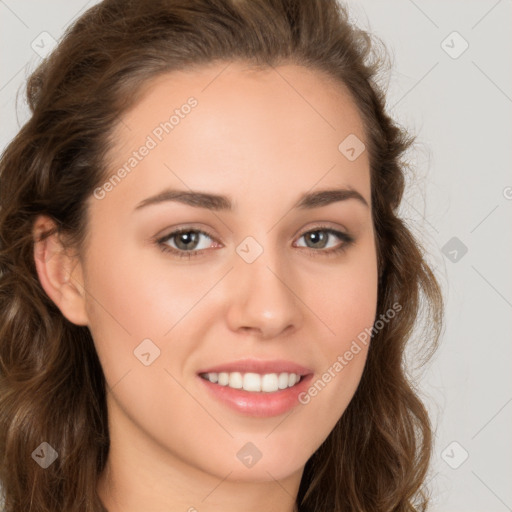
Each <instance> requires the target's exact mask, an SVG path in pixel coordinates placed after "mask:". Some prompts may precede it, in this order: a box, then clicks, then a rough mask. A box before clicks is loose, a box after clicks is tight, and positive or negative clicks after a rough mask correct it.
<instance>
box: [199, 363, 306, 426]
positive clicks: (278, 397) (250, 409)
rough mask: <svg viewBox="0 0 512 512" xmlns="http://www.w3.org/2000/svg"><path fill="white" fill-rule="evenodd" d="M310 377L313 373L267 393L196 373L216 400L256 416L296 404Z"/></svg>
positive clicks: (265, 416) (287, 408) (269, 415)
mask: <svg viewBox="0 0 512 512" xmlns="http://www.w3.org/2000/svg"><path fill="white" fill-rule="evenodd" d="M312 378H313V374H312V373H311V374H309V375H306V376H304V377H302V379H301V381H300V382H299V383H298V384H296V385H295V386H292V387H290V388H286V389H282V390H280V391H275V392H270V393H268V392H265V391H262V392H252V391H245V390H243V389H234V388H230V387H229V386H221V385H220V384H214V383H213V382H210V381H209V380H206V379H203V377H200V376H199V375H198V379H199V380H200V381H201V382H202V383H203V385H204V386H206V389H207V390H208V392H209V393H211V394H212V396H214V397H215V398H216V399H217V400H219V401H220V402H222V403H224V404H226V405H227V406H228V407H230V408H231V409H234V410H235V411H238V412H240V413H242V414H245V415H247V416H253V417H257V418H267V417H271V416H278V415H279V414H283V413H285V412H287V411H289V410H290V409H292V408H293V407H295V406H296V405H298V404H299V403H300V402H299V398H298V397H299V395H300V393H302V392H305V391H306V389H307V388H308V386H309V382H310V381H311V379H312Z"/></svg>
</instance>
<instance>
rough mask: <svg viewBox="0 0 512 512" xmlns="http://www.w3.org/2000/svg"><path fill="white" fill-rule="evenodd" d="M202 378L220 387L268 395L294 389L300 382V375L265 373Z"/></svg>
mask: <svg viewBox="0 0 512 512" xmlns="http://www.w3.org/2000/svg"><path fill="white" fill-rule="evenodd" d="M201 377H203V378H205V379H206V380H209V381H210V382H213V383H217V384H219V385H220V386H228V387H230V388H234V389H244V390H245V391H256V392H257V391H263V392H266V393H272V392H275V391H278V390H280V389H286V388H289V387H292V386H294V385H295V384H297V382H299V380H300V375H297V374H296V373H286V372H283V373H279V374H277V373H265V374H264V375H260V374H259V373H240V372H231V373H227V372H220V373H203V374H202V375H201Z"/></svg>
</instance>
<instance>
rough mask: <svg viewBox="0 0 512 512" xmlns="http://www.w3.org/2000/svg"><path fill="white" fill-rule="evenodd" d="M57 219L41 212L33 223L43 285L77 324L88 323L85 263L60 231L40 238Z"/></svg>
mask: <svg viewBox="0 0 512 512" xmlns="http://www.w3.org/2000/svg"><path fill="white" fill-rule="evenodd" d="M55 227H56V224H55V222H54V221H53V220H52V219H51V218H49V217H47V216H44V215H40V216H39V217H38V218H37V219H36V221H35V222H34V225H33V230H32V235H33V239H34V260H35V265H36V270H37V274H38V277H39V281H40V282H41V286H42V287H43V289H44V291H45V292H46V294H47V295H48V297H50V299H51V300H52V301H53V302H54V303H55V304H56V306H57V307H58V308H59V309H60V311H61V313H62V314H63V315H64V316H65V317H66V318H67V319H68V320H69V321H70V322H72V323H74V324H76V325H88V323H89V321H88V318H87V313H86V308H85V289H84V282H83V272H82V265H81V263H80V261H79V260H78V258H77V257H73V256H70V255H69V254H68V252H67V251H66V249H65V247H64V245H63V244H62V242H61V236H60V234H59V232H58V231H57V232H55V233H54V234H52V235H50V236H49V237H47V238H45V239H44V240H41V235H42V234H43V233H45V232H47V231H50V230H51V229H53V228H55Z"/></svg>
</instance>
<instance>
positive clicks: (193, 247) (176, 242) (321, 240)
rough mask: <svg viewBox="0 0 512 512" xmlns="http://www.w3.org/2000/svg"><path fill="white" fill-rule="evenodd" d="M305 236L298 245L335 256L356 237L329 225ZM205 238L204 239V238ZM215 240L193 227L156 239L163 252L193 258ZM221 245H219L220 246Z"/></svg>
mask: <svg viewBox="0 0 512 512" xmlns="http://www.w3.org/2000/svg"><path fill="white" fill-rule="evenodd" d="M301 238H304V239H305V240H306V244H308V243H310V244H311V245H305V246H303V245H298V246H297V247H304V248H305V249H306V250H307V251H308V252H310V253H312V254H314V255H315V256H316V255H324V256H330V255H332V256H334V255H335V254H337V253H340V252H341V251H344V250H346V249H347V248H348V247H349V246H350V245H351V244H352V243H353V242H354V238H353V237H352V236H350V235H349V234H348V233H344V232H342V231H338V230H335V229H332V228H330V227H327V226H317V227H315V228H314V229H312V230H309V231H306V232H305V233H304V234H302V235H301V236H300V238H299V240H300V239H301ZM336 238H337V239H338V241H339V240H341V244H340V243H339V242H338V245H337V246H336V245H335V246H334V247H333V246H332V244H331V247H329V242H330V241H334V242H335V241H336ZM202 239H203V240H202ZM207 239H210V240H215V239H214V237H213V236H212V235H210V234H209V233H207V232H206V231H202V230H199V229H193V228H181V229H178V230H175V231H173V232H172V233H169V234H168V235H166V236H164V237H162V238H159V239H158V240H156V244H157V245H158V246H159V247H160V249H161V250H162V251H163V252H167V253H171V254H173V255H176V256H178V257H180V258H189V259H190V258H192V257H196V256H200V255H202V254H203V252H202V251H204V250H205V249H208V248H210V247H212V245H211V242H210V243H208V240H207ZM201 242H202V243H201ZM218 246H219V245H217V247H218Z"/></svg>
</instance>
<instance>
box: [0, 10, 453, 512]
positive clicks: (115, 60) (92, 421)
mask: <svg viewBox="0 0 512 512" xmlns="http://www.w3.org/2000/svg"><path fill="white" fill-rule="evenodd" d="M377 43H380V45H381V46H380V47H382V46H383V44H382V43H381V42H380V40H377ZM375 48H377V46H376V43H375V41H374V38H373V37H372V36H370V35H369V34H368V33H367V32H365V31H363V30H361V29H359V28H357V27H356V26H354V25H352V24H351V23H350V22H349V19H348V12H347V10H346V8H345V7H343V6H342V5H340V4H338V3H337V2H336V0H307V1H306V0H154V1H151V2H144V1H142V0H105V1H103V2H101V3H100V4H98V5H95V6H93V7H92V8H90V9H89V10H88V11H86V12H85V14H83V15H82V16H81V17H80V18H79V19H78V20H77V21H76V22H75V23H74V24H73V25H72V26H71V27H69V28H68V30H67V31H66V33H65V34H64V37H63V39H62V40H61V42H60V43H59V45H58V46H57V48H56V49H55V50H54V51H53V52H52V54H51V55H50V56H49V57H48V58H47V59H45V60H44V61H43V62H42V63H41V64H40V65H39V67H38V68H37V69H36V70H35V71H34V72H33V73H32V75H31V76H30V78H29V80H28V85H27V98H28V103H29V106H30V109H31V112H32V115H31V117H30V119H29V120H28V122H26V124H25V125H24V126H23V127H22V128H21V130H20V131H19V133H18V134H17V135H16V137H15V138H14V139H13V140H12V141H11V143H10V144H9V145H8V146H7V148H6V149H5V151H4V153H3V154H2V157H1V163H0V457H1V464H0V484H1V486H2V488H3V498H4V501H5V503H4V507H5V512H57V511H58V512H61V511H66V512H75V511H76V512H78V511H80V512H99V511H105V510H106V509H105V507H104V506H103V504H102V503H101V501H100V499H99V496H98V494H97V482H98V478H99V475H100V473H101V472H102V470H103V468H104V465H105V462H106V459H107V456H108V451H109V432H108V423H107V408H106V401H105V392H106V391H105V379H104V375H103V371H102V368H101V366H100V363H99V360H98V358H97V355H96V352H95V348H94V344H93V340H92V337H91V334H90V331H89V329H88V328H87V327H86V326H78V325H74V324H72V323H71V322H69V321H68V320H67V319H66V318H65V317H64V316H63V315H62V314H61V312H60V311H59V309H58V308H57V307H56V306H55V304H54V303H53V302H52V301H51V300H50V299H49V297H48V296H47V295H46V293H45V292H44V290H43V288H42V286H41V285H40V282H39V280H38V277H37V273H36V269H35V263H34V239H33V235H32V229H33V225H34V221H35V219H36V217H37V216H38V215H41V214H44V215H47V216H49V217H51V218H52V219H53V220H54V221H55V224H56V228H55V230H57V231H58V232H59V233H60V234H61V235H63V240H64V239H65V240H66V241H67V243H68V244H69V246H70V247H72V248H76V249H77V250H78V251H80V250H81V249H82V248H83V246H84V245H83V244H84V240H85V236H86V233H87V211H86V207H85V205H86V200H87V199H88V198H89V197H90V196H91V194H92V193H93V191H94V189H95V188H96V187H97V186H99V185H101V184H102V183H103V182H104V181H105V179H108V175H109V172H108V165H107V154H108V149H109V147H110V144H109V140H110V139H109V137H111V135H112V133H113V130H114V128H115V127H116V124H117V123H118V121H119V119H120V116H121V115H122V114H123V113H124V112H126V110H127V109H128V108H130V106H132V105H134V104H135V102H136V101H137V98H138V97H140V93H141V91H142V90H143V85H144V84H145V83H146V82H147V81H148V80H149V79H151V78H153V77H156V76H157V75H160V74H163V73H168V72H171V71H174V70H179V69H190V68H191V67H195V66H201V65H205V64H209V63H212V62H226V63H228V62H232V61H243V62H246V63H248V64H249V65H254V66H261V67H271V66H279V65H280V64H298V65H301V66H305V67H307V68H310V69H314V70H319V71H323V72H326V73H327V74H328V75H329V76H330V77H332V78H334V79H335V80H337V81H338V82H339V83H343V84H345V85H346V86H347V87H348V90H349V91H350V93H351V95H352V98H353V101H354V102H355V104H356V105H357V107H358V110H359V113H360V115H361V118H362V120H363V123H364V127H365V133H366V139H367V140H366V142H367V150H368V154H369V161H370V176H371V191H372V192H371V200H372V210H373V222H374V227H375V232H376V242H377V255H378V266H379V284H378V304H377V317H379V316H380V315H382V314H384V313H385V312H386V311H388V310H389V309H390V308H391V307H392V305H393V304H394V303H396V302H398V303H399V304H400V305H401V306H402V310H401V311H400V313H399V314H397V315H396V316H395V318H394V319H393V321H391V322H388V323H386V324H385V325H384V327H383V328H382V329H381V330H379V331H378V332H377V333H376V334H375V335H374V336H373V339H372V343H371V344H370V347H369V352H368V358H367V362H366V366H365V369H364V372H363V375H362V378H361V382H360V385H359V387H358V389H357V391H356V393H355V395H354V397H353V399H352V401H351V402H350V404H349V406H348V408H347V409H346V411H345V413H344V414H343V415H342V417H341V418H340V420H339V421H338V423H337V424H336V426H335V428H334V429H333V430H332V432H331V433H330V434H329V436H328V437H327V438H326V440H325V441H324V442H323V444H322V445H321V446H320V447H319V448H318V450H317V451H316V452H315V453H314V454H313V455H312V456H311V458H310V459H309V460H308V461H307V463H306V466H305V470H304V473H303V477H302V481H301V485H300V489H299V493H298V497H297V504H298V506H299V510H300V511H301V512H331V511H332V512H334V511H364V512H377V511H378V512H388V511H389V512H391V511H396V512H405V511H419V510H425V508H426V505H427V502H428V493H426V492H425V489H424V481H425V479H426V474H427V470H428V466H429V459H430V454H431V448H432V446H431V444H432V429H431V425H430V422H429V417H428V414H427V411H426V409H425V407H424V405H423V403H422V401H421V400H420V398H419V397H418V394H417V392H416V391H415V389H414V386H413V384H412V383H411V382H410V380H409V379H408V377H407V371H406V365H405V361H404V352H405V347H406V343H407V342H408V340H410V339H411V337H412V335H413V334H415V336H414V337H415V341H417V342H418V343H419V344H420V346H421V347H422V348H425V350H424V351H422V353H423V354H425V355H426V358H428V356H429V355H430V354H431V353H432V352H433V350H434V349H435V346H436V344H437V342H438V339H439V336H440V333H441V330H442V327H441V326H442V317H443V303H442V295H441V292H440V287H439V285H438V283H437V281H436V278H435V276H434V275H433V272H432V271H431V269H430V267H429V266H428V264H427V263H426V260H425V257H424V251H423V249H422V246H421V245H420V244H419V243H418V241H417V240H416V239H415V237H414V236H413V235H412V233H411V231H410V230H409V229H408V227H407V225H406V224H405V222H404V221H403V220H401V219H400V218H399V216H398V214H397V210H398V207H399V205H400V203H401V199H402V194H403V192H404V186H405V169H406V168H407V166H406V165H405V164H404V163H403V162H402V159H403V154H404V152H405V151H406V150H407V149H408V148H409V147H410V146H411V144H412V143H413V142H414V138H413V137H412V136H410V135H409V134H408V133H407V132H406V131H405V129H403V128H400V127H399V126H398V125H397V124H395V123H394V122H393V120H392V119H391V118H390V117H389V116H388V115H387V113H386V111H385V96H384V92H383V90H381V88H380V87H379V86H378V80H377V78H378V77H379V73H380V72H381V70H382V69H383V66H384V63H385V62H384V61H383V60H382V58H381V57H378V55H377V52H375V51H374V50H375ZM384 53H385V52H384ZM55 230H54V232H55ZM49 234H51V232H48V233H46V235H45V236H48V235H49ZM420 318H423V319H424V320H425V322H424V324H425V326H428V327H427V328H425V329H423V332H421V333H419V334H416V329H415V327H416V326H417V325H418V323H419V321H420ZM43 441H46V442H48V443H49V444H50V445H51V446H52V447H53V448H54V449H55V450H56V451H57V453H58V458H57V459H56V460H55V462H54V463H53V464H51V465H50V466H49V467H48V468H47V469H42V468H41V467H40V466H39V465H38V464H36V463H35V462H34V460H32V456H31V455H32V453H33V451H34V450H35V449H36V448H37V447H38V446H39V445H40V444H41V443H42V442H43Z"/></svg>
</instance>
